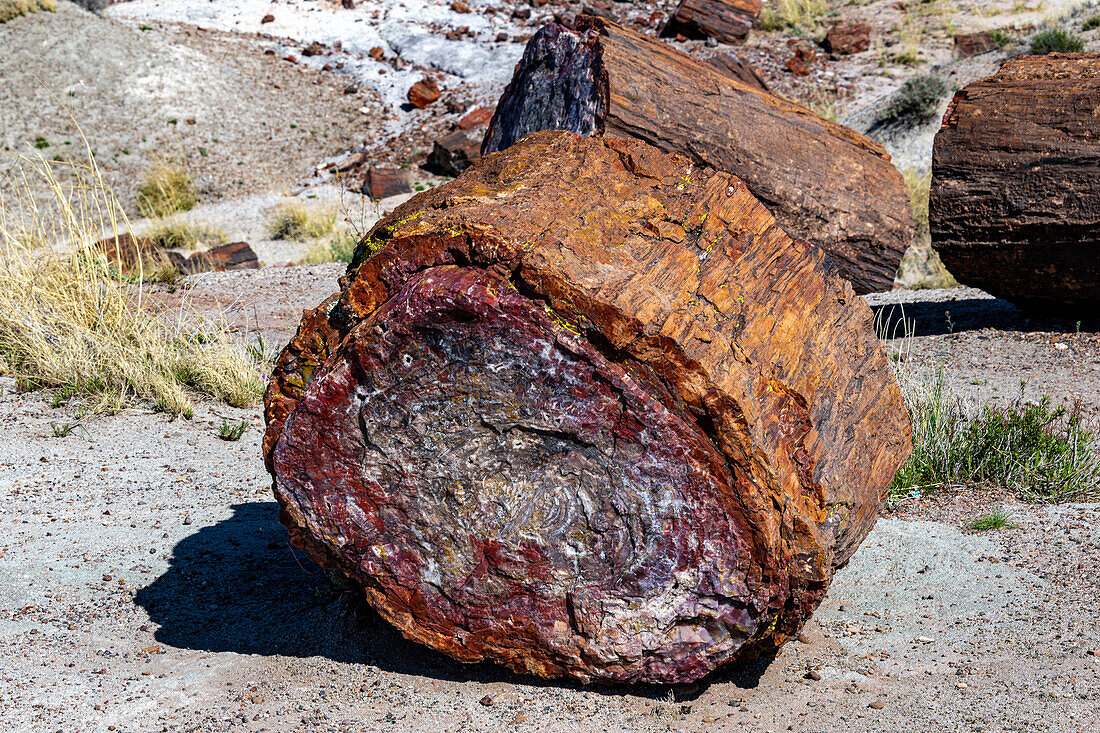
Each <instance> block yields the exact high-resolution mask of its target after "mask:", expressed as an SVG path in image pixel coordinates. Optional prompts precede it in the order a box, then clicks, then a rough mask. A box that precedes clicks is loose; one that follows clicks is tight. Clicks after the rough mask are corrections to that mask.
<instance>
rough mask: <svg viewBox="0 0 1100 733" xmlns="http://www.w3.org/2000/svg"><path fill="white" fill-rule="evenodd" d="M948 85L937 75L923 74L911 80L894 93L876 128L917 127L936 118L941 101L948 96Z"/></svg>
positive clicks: (881, 113) (879, 117)
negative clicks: (895, 125) (890, 126)
mask: <svg viewBox="0 0 1100 733" xmlns="http://www.w3.org/2000/svg"><path fill="white" fill-rule="evenodd" d="M947 91H948V87H947V83H946V82H944V80H943V79H941V78H940V77H938V76H936V75H935V74H921V75H919V76H915V77H913V78H912V79H909V80H908V81H906V82H905V83H904V84H902V85H901V88H900V89H898V91H896V92H895V93H894V96H892V97H891V98H890V101H888V102H887V103H886V106H884V107H883V108H882V110H881V111H880V112H879V114H878V119H877V121H876V123H875V126H876V127H882V126H885V125H892V124H899V125H916V124H920V123H924V122H927V121H929V120H931V119H932V118H933V117H935V116H936V111H937V110H939V107H940V100H941V99H943V97H944V95H946V94H947Z"/></svg>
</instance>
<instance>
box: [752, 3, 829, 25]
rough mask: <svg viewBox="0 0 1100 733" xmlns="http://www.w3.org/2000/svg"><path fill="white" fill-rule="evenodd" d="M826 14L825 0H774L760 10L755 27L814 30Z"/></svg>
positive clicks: (827, 10) (827, 8) (826, 5)
mask: <svg viewBox="0 0 1100 733" xmlns="http://www.w3.org/2000/svg"><path fill="white" fill-rule="evenodd" d="M828 14H829V3H828V2H826V0H774V2H772V3H770V4H769V5H767V6H766V7H764V9H763V10H762V11H761V12H760V18H759V20H757V22H756V27H757V28H759V29H761V30H765V31H781V30H787V29H790V30H798V31H814V30H817V29H818V27H819V26H820V25H821V19H822V18H824V17H825V16H826V15H828Z"/></svg>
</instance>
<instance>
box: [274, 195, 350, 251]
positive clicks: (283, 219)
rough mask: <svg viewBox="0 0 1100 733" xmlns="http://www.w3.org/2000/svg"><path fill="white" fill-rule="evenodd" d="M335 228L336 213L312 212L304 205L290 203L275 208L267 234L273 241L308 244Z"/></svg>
mask: <svg viewBox="0 0 1100 733" xmlns="http://www.w3.org/2000/svg"><path fill="white" fill-rule="evenodd" d="M335 226H336V212H335V211H311V210H310V209H307V208H306V207H305V206H304V205H302V204H299V203H293V202H288V203H285V204H280V205H279V206H277V207H275V211H274V212H273V213H272V215H271V219H270V220H269V221H268V224H267V233H268V236H269V237H271V238H272V239H293V240H296V241H299V242H307V241H309V240H311V239H320V238H321V237H323V236H325V235H327V234H330V233H331V232H332V230H333V228H334V227H335Z"/></svg>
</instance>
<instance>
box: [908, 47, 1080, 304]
mask: <svg viewBox="0 0 1100 733" xmlns="http://www.w3.org/2000/svg"><path fill="white" fill-rule="evenodd" d="M1097 110H1100V54H1094V53H1090V54H1048V55H1045V56H1018V57H1016V58H1014V59H1011V60H1009V61H1007V62H1005V64H1004V65H1003V66H1002V67H1001V69H1000V70H999V71H998V72H997V74H995V75H994V76H992V77H990V78H988V79H983V80H981V81H976V82H974V83H972V84H968V85H967V86H966V87H965V88H963V89H962V90H960V91H959V92H958V93H957V94H956V95H955V98H954V100H952V102H951V105H950V106H949V107H948V109H947V113H946V114H945V115H944V119H943V126H942V128H941V129H940V131H939V132H938V133H937V134H936V140H935V144H934V145H933V150H932V187H931V191H930V194H929V200H928V224H929V229H930V230H931V232H932V246H933V248H935V250H936V251H937V252H938V253H939V255H940V259H942V260H943V263H944V265H945V266H946V267H947V269H948V271H950V272H951V274H952V275H954V276H955V278H956V279H957V280H958V281H959V282H961V283H965V284H967V285H973V286H974V287H978V288H981V289H983V290H985V291H987V292H989V293H991V294H993V295H996V296H998V297H1001V298H1005V299H1007V300H1012V301H1015V302H1017V303H1020V304H1023V305H1026V306H1031V307H1038V308H1041V309H1044V310H1058V309H1062V308H1065V307H1074V308H1077V309H1080V308H1087V307H1095V306H1096V305H1100V117H1098V116H1097Z"/></svg>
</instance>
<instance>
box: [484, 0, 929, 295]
mask: <svg viewBox="0 0 1100 733" xmlns="http://www.w3.org/2000/svg"><path fill="white" fill-rule="evenodd" d="M548 129H550V130H552V129H559V130H571V131H573V132H577V133H580V134H582V135H591V134H601V133H602V134H607V135H612V136H616V137H636V138H639V139H641V140H645V141H646V142H648V143H650V144H653V145H656V146H657V147H660V148H663V149H665V150H668V151H671V152H678V153H682V154H684V155H688V156H690V157H692V158H694V159H695V160H696V161H697V162H700V163H704V164H706V165H709V166H711V167H714V168H717V169H719V170H724V171H728V172H730V173H733V174H734V175H736V176H738V177H740V178H741V179H742V180H743V181H744V182H745V184H746V185H747V186H748V187H749V190H750V191H752V193H753V194H754V195H755V196H756V198H758V199H760V201H761V202H763V203H764V204H765V205H766V206H767V207H768V209H769V210H770V211H771V212H772V214H773V215H774V216H775V218H776V219H777V220H778V221H779V224H780V226H782V227H783V228H784V229H785V230H786V231H787V232H788V233H789V234H790V235H791V236H793V237H795V238H797V239H805V240H807V241H809V242H812V243H813V244H815V245H817V246H820V247H821V248H823V249H824V250H825V251H826V252H828V253H829V254H830V255H831V256H832V257H833V258H834V259H835V260H836V262H837V265H838V266H839V267H840V271H841V273H842V274H843V275H844V276H845V277H846V278H848V280H849V281H851V283H852V285H853V287H854V288H855V289H856V292H858V293H864V292H871V291H876V290H888V289H890V288H891V287H893V282H894V275H895V274H896V273H897V268H898V263H899V262H900V261H901V256H902V254H904V252H905V249H906V248H907V247H908V246H909V244H910V242H911V240H912V236H913V217H912V211H911V207H910V204H909V194H908V192H907V189H906V187H905V183H904V181H903V180H902V177H901V174H900V173H898V171H897V170H896V169H895V168H894V166H893V165H892V164H891V163H890V156H888V155H887V154H886V152H885V151H884V150H883V149H882V147H881V146H879V145H878V144H877V143H875V142H872V141H871V140H868V139H867V138H865V137H863V136H862V135H860V134H858V133H856V132H855V131H854V130H851V129H849V128H847V127H844V126H843V125H840V124H837V123H835V122H832V121H830V120H826V119H824V118H823V117H820V116H819V115H817V114H814V113H813V112H811V111H809V110H807V109H804V108H802V107H799V106H797V105H795V104H793V103H791V102H788V101H786V100H784V99H781V98H779V97H776V96H774V95H771V94H768V93H766V92H763V91H761V90H759V89H755V88H753V87H752V86H750V85H748V84H746V83H744V82H743V81H741V80H739V79H736V78H733V77H732V76H730V75H727V74H724V73H723V72H722V71H720V70H719V69H717V68H715V67H713V66H711V65H708V64H704V63H701V62H699V61H697V60H695V59H693V58H692V57H690V56H688V55H686V54H683V53H680V52H679V51H677V50H676V49H674V48H672V47H670V46H668V45H667V44H664V43H661V42H660V41H656V40H653V39H650V38H647V37H646V36H643V35H641V34H639V33H635V32H634V31H630V30H627V29H625V28H622V27H620V26H618V25H615V24H614V23H611V22H608V21H603V20H600V19H598V18H590V17H588V16H581V17H580V18H578V20H577V31H576V32H571V31H569V30H567V29H566V28H564V27H562V26H560V25H557V24H553V23H551V24H548V25H546V26H544V27H543V28H541V29H540V30H539V31H538V33H536V34H535V36H534V37H532V39H531V41H530V42H529V43H528V45H527V48H526V50H525V51H524V53H523V58H522V60H521V61H520V63H519V64H518V65H517V67H516V72H515V75H514V76H513V77H512V82H511V84H509V85H508V87H507V89H505V91H504V95H503V96H502V97H501V100H500V103H499V104H498V105H497V110H496V114H495V115H494V116H493V121H492V122H491V123H490V125H489V131H488V132H487V133H486V135H485V141H484V143H483V144H482V152H483V153H486V152H493V151H497V150H503V149H505V148H507V147H508V146H509V145H511V144H512V143H514V142H515V141H517V140H519V139H520V138H522V137H523V136H524V135H526V134H528V133H530V132H534V131H535V130H548Z"/></svg>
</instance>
